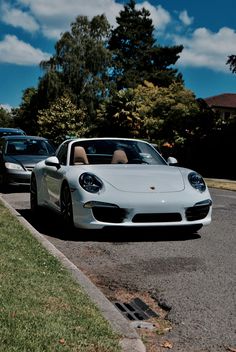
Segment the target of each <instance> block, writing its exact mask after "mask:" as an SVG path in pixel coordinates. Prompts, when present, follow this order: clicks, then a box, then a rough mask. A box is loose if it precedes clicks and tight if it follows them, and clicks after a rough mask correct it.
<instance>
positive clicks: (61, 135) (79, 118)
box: [37, 95, 89, 144]
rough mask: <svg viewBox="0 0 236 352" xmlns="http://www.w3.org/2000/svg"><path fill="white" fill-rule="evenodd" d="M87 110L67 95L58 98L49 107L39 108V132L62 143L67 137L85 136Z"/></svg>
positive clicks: (57, 142)
mask: <svg viewBox="0 0 236 352" xmlns="http://www.w3.org/2000/svg"><path fill="white" fill-rule="evenodd" d="M86 116H87V115H86V110H85V109H82V108H79V109H78V108H77V107H76V105H75V104H73V103H72V102H71V99H70V97H69V96H67V95H63V96H61V97H60V98H58V99H57V100H56V101H55V102H54V103H52V104H51V106H50V107H49V108H48V109H43V110H39V112H38V116H37V120H38V122H37V124H38V130H39V134H40V135H42V136H44V137H47V138H50V139H52V140H53V141H54V143H55V144H60V143H61V142H62V141H63V140H64V139H65V138H67V137H81V136H84V135H85V134H86V133H87V132H88V130H89V128H88V127H86V123H85V120H86Z"/></svg>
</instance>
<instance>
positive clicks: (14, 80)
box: [0, 0, 236, 107]
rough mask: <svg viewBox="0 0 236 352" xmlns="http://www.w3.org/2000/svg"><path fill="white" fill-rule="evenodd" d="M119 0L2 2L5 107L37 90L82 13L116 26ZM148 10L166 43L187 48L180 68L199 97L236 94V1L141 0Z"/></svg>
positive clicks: (0, 72)
mask: <svg viewBox="0 0 236 352" xmlns="http://www.w3.org/2000/svg"><path fill="white" fill-rule="evenodd" d="M126 2H127V1H122V0H119V2H118V1H115V0H86V1H84V0H0V82H1V83H0V84H1V86H0V104H1V105H2V106H4V107H17V106H18V105H19V104H20V102H21V98H22V93H23V91H24V90H25V89H26V88H28V87H37V84H38V79H39V77H40V76H42V74H43V72H42V71H41V70H40V68H39V63H40V61H41V60H45V59H48V58H49V57H50V56H51V55H52V54H53V53H54V46H55V43H56V42H57V40H58V39H59V38H60V34H61V33H63V32H65V31H66V30H69V29H70V24H71V22H73V21H74V20H75V18H76V16H78V15H86V16H88V17H89V18H92V17H93V16H95V15H98V14H102V13H105V15H106V16H107V18H108V20H109V22H110V24H111V25H112V26H115V25H116V21H115V18H116V16H118V14H119V12H120V10H122V9H123V4H124V3H126ZM136 3H137V6H138V7H139V6H141V7H145V8H147V9H148V10H149V11H150V13H151V17H152V20H153V24H154V26H155V38H156V40H157V43H158V44H160V45H170V46H171V45H176V44H177V45H179V44H182V45H183V46H184V50H183V51H182V53H181V57H180V59H179V60H178V62H177V65H176V67H177V68H178V69H179V71H180V72H181V73H182V74H183V78H184V82H185V86H186V88H188V89H191V90H192V91H193V92H194V94H195V95H196V97H197V98H206V97H210V96H213V95H217V94H221V93H236V75H234V74H232V73H231V72H230V70H229V67H228V65H226V61H227V57H228V55H231V54H236V22H235V13H236V0H148V1H140V0H138V1H136Z"/></svg>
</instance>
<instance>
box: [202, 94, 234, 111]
mask: <svg viewBox="0 0 236 352" xmlns="http://www.w3.org/2000/svg"><path fill="white" fill-rule="evenodd" d="M204 100H205V102H206V103H207V104H208V105H209V106H210V107H224V108H235V109H236V94H234V93H224V94H220V95H215V96H213V97H209V98H205V99H204Z"/></svg>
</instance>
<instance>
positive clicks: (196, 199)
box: [30, 138, 212, 231]
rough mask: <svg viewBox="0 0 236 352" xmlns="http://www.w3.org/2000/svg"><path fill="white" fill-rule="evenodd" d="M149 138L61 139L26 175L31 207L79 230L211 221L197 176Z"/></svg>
mask: <svg viewBox="0 0 236 352" xmlns="http://www.w3.org/2000/svg"><path fill="white" fill-rule="evenodd" d="M175 162H176V159H174V158H169V159H168V160H167V161H165V159H164V158H163V157H162V156H161V155H160V153H159V152H158V151H157V150H156V149H155V148H154V146H153V145H152V144H150V143H147V142H145V141H142V140H137V139H128V138H80V139H70V140H66V141H64V142H63V143H62V144H61V145H60V146H59V148H58V149H57V151H56V155H55V156H51V157H49V158H47V159H46V160H44V161H42V162H39V163H38V164H37V165H36V166H35V168H34V169H33V172H32V175H31V186H30V200H31V210H32V211H33V212H37V210H38V209H39V207H41V206H43V207H48V208H50V209H54V210H56V211H57V212H59V213H60V214H61V215H62V217H63V220H64V222H65V223H66V224H67V225H68V226H70V225H73V226H75V227H79V228H84V229H101V228H105V227H109V226H112V227H126V228H127V227H163V226H164V227H166V226H169V227H174V226H175V227H183V228H185V229H187V230H190V231H196V230H198V229H200V228H201V227H202V226H203V225H208V224H209V223H210V222H211V212H212V200H211V196H210V193H209V191H208V188H207V186H206V184H205V182H204V180H203V178H202V177H201V176H200V175H199V174H198V173H197V172H195V171H193V170H189V169H186V168H182V167H179V166H177V165H176V166H174V165H173V164H174V163H175Z"/></svg>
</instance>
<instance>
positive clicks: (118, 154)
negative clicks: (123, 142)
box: [111, 149, 128, 164]
mask: <svg viewBox="0 0 236 352" xmlns="http://www.w3.org/2000/svg"><path fill="white" fill-rule="evenodd" d="M111 163H112V164H127V163H128V158H127V155H126V153H125V152H124V151H123V150H121V149H117V150H115V151H114V153H113V156H112V160H111Z"/></svg>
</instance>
